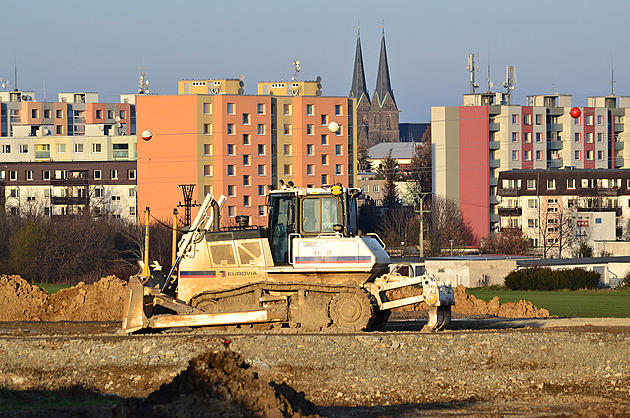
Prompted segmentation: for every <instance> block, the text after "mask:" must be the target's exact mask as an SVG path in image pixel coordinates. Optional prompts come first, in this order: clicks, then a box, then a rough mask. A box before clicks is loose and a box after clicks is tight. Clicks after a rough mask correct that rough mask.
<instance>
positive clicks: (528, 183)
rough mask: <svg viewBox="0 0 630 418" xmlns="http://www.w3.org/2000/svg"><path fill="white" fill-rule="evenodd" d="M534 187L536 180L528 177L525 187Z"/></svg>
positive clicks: (529, 188) (530, 188) (532, 188)
mask: <svg viewBox="0 0 630 418" xmlns="http://www.w3.org/2000/svg"><path fill="white" fill-rule="evenodd" d="M535 188H536V180H535V179H528V180H527V189H528V190H534V189H535Z"/></svg>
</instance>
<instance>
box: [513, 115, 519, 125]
mask: <svg viewBox="0 0 630 418" xmlns="http://www.w3.org/2000/svg"><path fill="white" fill-rule="evenodd" d="M512 125H518V115H516V114H514V115H512Z"/></svg>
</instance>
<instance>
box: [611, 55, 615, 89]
mask: <svg viewBox="0 0 630 418" xmlns="http://www.w3.org/2000/svg"><path fill="white" fill-rule="evenodd" d="M610 95H611V96H614V95H615V67H614V66H613V57H612V52H611V53H610Z"/></svg>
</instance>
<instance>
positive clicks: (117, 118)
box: [114, 116, 120, 125]
mask: <svg viewBox="0 0 630 418" xmlns="http://www.w3.org/2000/svg"><path fill="white" fill-rule="evenodd" d="M114 119H115V120H116V122H120V116H116V117H115V118H114ZM117 125H119V124H117Z"/></svg>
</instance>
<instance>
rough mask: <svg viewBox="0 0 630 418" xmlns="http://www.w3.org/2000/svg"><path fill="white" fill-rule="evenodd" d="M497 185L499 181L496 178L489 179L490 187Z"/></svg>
mask: <svg viewBox="0 0 630 418" xmlns="http://www.w3.org/2000/svg"><path fill="white" fill-rule="evenodd" d="M498 185H499V179H498V178H496V177H490V187H497V186H498Z"/></svg>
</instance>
